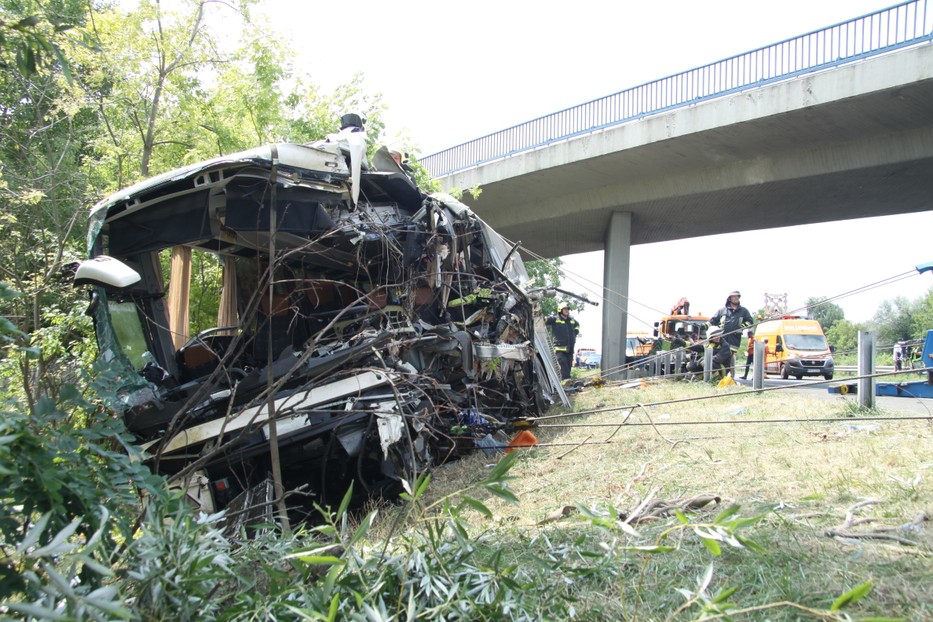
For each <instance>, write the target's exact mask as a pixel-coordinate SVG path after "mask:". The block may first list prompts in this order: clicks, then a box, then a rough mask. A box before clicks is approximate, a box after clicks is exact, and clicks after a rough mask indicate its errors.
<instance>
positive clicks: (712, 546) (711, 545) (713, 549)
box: [700, 536, 722, 555]
mask: <svg viewBox="0 0 933 622" xmlns="http://www.w3.org/2000/svg"><path fill="white" fill-rule="evenodd" d="M700 540H702V541H703V544H705V545H706V549H707V550H708V551H709V552H710V553H712V554H713V555H720V554H722V548H721V547H720V546H719V543H718V542H716V540H713V539H712V538H704V537H702V536H700Z"/></svg>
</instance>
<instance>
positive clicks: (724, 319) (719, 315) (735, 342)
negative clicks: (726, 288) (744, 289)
mask: <svg viewBox="0 0 933 622" xmlns="http://www.w3.org/2000/svg"><path fill="white" fill-rule="evenodd" d="M741 299H742V294H740V293H739V292H738V290H734V291H731V292H729V295H728V296H727V297H726V304H725V306H724V307H723V308H722V309H720V310H719V311H717V312H716V314H715V315H714V316H713V317H711V318H710V319H709V323H710V326H718V327H719V328H721V329H722V340H723V341H724V342H725V343H726V344H727V345H728V346H729V348H731V350H732V357H733V359H734V358H735V354H736V352H738V351H739V345H740V344H741V343H742V329H743V328H748V327H749V326H751V325H752V324H754V320H752V314H751V313H749V312H748V309H746V308H745V307H743V306H742V305H741V303H740V302H739V301H740V300H741ZM733 375H734V372H733Z"/></svg>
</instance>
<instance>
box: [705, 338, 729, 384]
mask: <svg viewBox="0 0 933 622" xmlns="http://www.w3.org/2000/svg"><path fill="white" fill-rule="evenodd" d="M706 338H707V339H708V340H709V347H710V348H712V349H713V365H712V369H710V373H711V374H712V379H713V382H718V381H720V380H722V379H724V378H725V377H726V376H728V375H729V374H730V373H731V371H732V367H733V364H734V362H735V357H734V356H733V354H732V348H731V347H729V344H728V343H726V340H725V338H724V336H723V332H722V329H721V328H719V327H718V326H713V327H711V328H710V329H709V331H708V332H707V333H706Z"/></svg>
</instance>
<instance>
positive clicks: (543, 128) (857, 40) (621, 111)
mask: <svg viewBox="0 0 933 622" xmlns="http://www.w3.org/2000/svg"><path fill="white" fill-rule="evenodd" d="M931 40H933V19H931V16H930V15H929V13H928V12H927V0H912V1H910V2H904V3H902V4H898V5H896V6H892V7H890V8H887V9H882V10H880V11H877V12H875V13H869V14H868V15H864V16H862V17H857V18H855V19H852V20H849V21H846V22H842V23H839V24H836V25H835V26H830V27H828V28H823V29H821V30H815V31H813V32H810V33H807V34H805V35H800V36H798V37H794V38H792V39H787V40H785V41H781V42H780V43H775V44H773V45H769V46H766V47H762V48H759V49H757V50H752V51H751V52H746V53H744V54H739V55H738V56H733V57H731V58H727V59H725V60H721V61H718V62H715V63H711V64H709V65H704V66H702V67H698V68H696V69H691V70H689V71H684V72H683V73H678V74H675V75H672V76H668V77H666V78H661V79H660V80H655V81H653V82H648V83H646V84H642V85H640V86H635V87H632V88H629V89H626V90H624V91H620V92H618V93H614V94H612V95H607V96H605V97H601V98H599V99H594V100H593V101H589V102H587V103H585V104H580V105H579V106H574V107H572V108H567V109H565V110H561V111H559V112H555V113H552V114H549V115H546V116H543V117H539V118H537V119H533V120H531V121H526V122H525V123H521V124H519V125H515V126H513V127H510V128H507V129H504V130H500V131H498V132H495V133H494V134H489V135H488V136H483V137H481V138H476V139H474V140H471V141H469V142H466V143H463V144H462V145H457V146H456V147H450V148H449V149H445V150H444V151H440V152H438V153H435V154H432V155H429V156H426V157H424V158H421V159H420V162H421V164H423V165H424V166H425V168H427V170H428V172H429V173H430V174H431V175H432V176H434V177H444V176H446V175H450V174H452V173H456V172H457V171H462V170H464V169H468V168H472V167H474V166H479V165H481V164H484V163H486V162H491V161H493V160H499V159H502V158H505V157H508V156H510V155H513V154H516V153H521V152H523V151H530V150H533V149H536V148H539V147H543V146H546V145H550V144H552V143H555V142H559V141H562V140H566V139H568V138H572V137H574V136H579V135H581V134H588V133H591V132H595V131H598V130H601V129H604V128H607V127H610V126H613V125H618V124H620V123H625V122H627V121H632V120H635V119H640V118H643V117H645V116H648V115H652V114H657V113H660V112H665V111H667V110H671V109H674V108H679V107H683V106H689V105H691V104H695V103H698V102H702V101H705V100H708V99H713V98H716V97H722V96H724V95H728V94H730V93H735V92H737V91H741V90H744V89H748V88H755V87H760V86H764V85H767V84H772V83H774V82H779V81H782V80H787V79H790V78H794V77H796V76H800V75H803V74H807V73H813V72H816V71H820V70H823V69H827V68H831V67H837V66H839V65H844V64H846V63H851V62H854V61H857V60H860V59H864V58H868V57H871V56H877V55H879V54H885V53H887V52H891V51H893V50H896V49H899V48H903V47H907V46H911V45H916V44H918V43H923V42H928V41H931Z"/></svg>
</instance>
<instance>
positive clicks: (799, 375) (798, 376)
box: [794, 374, 803, 380]
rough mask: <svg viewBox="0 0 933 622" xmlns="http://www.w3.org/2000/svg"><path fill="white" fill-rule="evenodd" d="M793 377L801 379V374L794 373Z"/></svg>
mask: <svg viewBox="0 0 933 622" xmlns="http://www.w3.org/2000/svg"><path fill="white" fill-rule="evenodd" d="M794 378H796V379H797V380H803V374H795V375H794Z"/></svg>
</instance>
